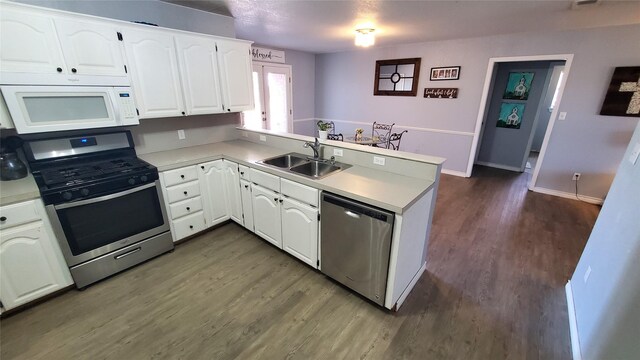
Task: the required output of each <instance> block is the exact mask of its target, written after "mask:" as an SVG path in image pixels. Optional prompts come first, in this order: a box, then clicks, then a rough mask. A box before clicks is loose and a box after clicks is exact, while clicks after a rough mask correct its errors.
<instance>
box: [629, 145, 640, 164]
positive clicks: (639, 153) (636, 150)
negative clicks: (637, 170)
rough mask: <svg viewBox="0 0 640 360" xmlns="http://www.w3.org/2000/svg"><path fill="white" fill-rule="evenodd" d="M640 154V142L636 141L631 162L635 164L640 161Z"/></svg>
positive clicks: (630, 156)
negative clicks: (639, 158)
mask: <svg viewBox="0 0 640 360" xmlns="http://www.w3.org/2000/svg"><path fill="white" fill-rule="evenodd" d="M638 156H640V143H636V144H635V146H634V147H633V150H632V151H631V154H630V155H629V162H630V163H632V164H633V165H635V164H636V162H637V161H638Z"/></svg>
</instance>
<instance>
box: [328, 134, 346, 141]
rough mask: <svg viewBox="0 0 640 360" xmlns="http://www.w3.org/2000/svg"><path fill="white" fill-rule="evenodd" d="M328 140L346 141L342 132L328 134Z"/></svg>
mask: <svg viewBox="0 0 640 360" xmlns="http://www.w3.org/2000/svg"><path fill="white" fill-rule="evenodd" d="M327 140H336V141H344V136H342V134H327Z"/></svg>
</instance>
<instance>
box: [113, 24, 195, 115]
mask: <svg viewBox="0 0 640 360" xmlns="http://www.w3.org/2000/svg"><path fill="white" fill-rule="evenodd" d="M123 36H124V47H125V52H126V55H127V62H128V63H129V69H130V73H131V82H132V87H133V92H134V94H135V101H136V104H137V106H138V110H139V111H140V116H139V117H140V118H141V119H143V118H159V117H168V116H181V115H184V114H183V112H184V106H183V104H182V89H181V87H180V77H179V76H178V61H177V59H176V53H175V48H174V45H173V37H172V36H171V35H170V34H167V33H164V32H162V31H144V30H138V29H127V30H125V31H123Z"/></svg>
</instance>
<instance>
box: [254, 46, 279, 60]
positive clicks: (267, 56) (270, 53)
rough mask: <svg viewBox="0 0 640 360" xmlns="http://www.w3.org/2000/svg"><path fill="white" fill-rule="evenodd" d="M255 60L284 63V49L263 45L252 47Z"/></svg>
mask: <svg viewBox="0 0 640 360" xmlns="http://www.w3.org/2000/svg"><path fill="white" fill-rule="evenodd" d="M251 56H252V57H253V61H268V62H274V63H280V64H284V51H281V50H273V49H266V48H261V47H251Z"/></svg>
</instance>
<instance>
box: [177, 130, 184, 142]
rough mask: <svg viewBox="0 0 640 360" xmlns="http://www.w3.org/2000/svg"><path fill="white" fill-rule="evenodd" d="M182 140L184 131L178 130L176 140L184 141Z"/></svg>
mask: <svg viewBox="0 0 640 360" xmlns="http://www.w3.org/2000/svg"><path fill="white" fill-rule="evenodd" d="M184 138H185V135H184V130H178V139H179V140H184Z"/></svg>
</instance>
